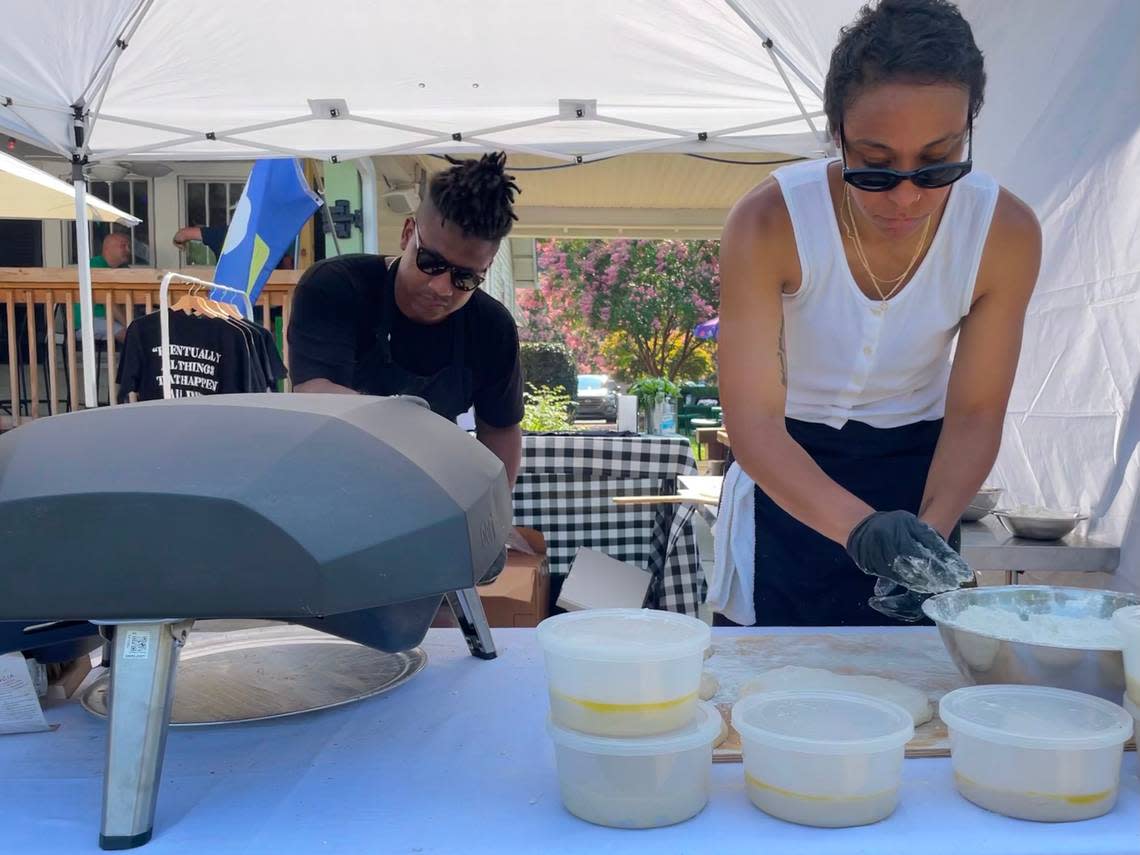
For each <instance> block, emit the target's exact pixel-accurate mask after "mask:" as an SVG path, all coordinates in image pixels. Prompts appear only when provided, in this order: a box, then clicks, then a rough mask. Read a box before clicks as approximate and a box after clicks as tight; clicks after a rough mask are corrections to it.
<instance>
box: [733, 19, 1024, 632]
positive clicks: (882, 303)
mask: <svg viewBox="0 0 1140 855" xmlns="http://www.w3.org/2000/svg"><path fill="white" fill-rule="evenodd" d="M984 85H985V72H984V69H983V60H982V55H981V53H980V51H978V49H977V46H976V45H975V43H974V39H973V35H972V33H971V31H970V27H969V24H968V23H967V22H966V21H965V20H964V19H963V17H962V16H961V14H960V12H959V11H958V9H957V7H956V6H954V5H953V4H952V3H950V2H948V0H881V2H879V3H878V4H877V5H875V6H873V7H872V6H868V7H865V8H864V9H863V10H862V11H861V13H860V15H859V18H858V19H857V20H856V21H855V23H854V24H853V25H852V26H850V27H846V28H844V30H843V31H842V32H841V35H840V40H839V43H838V45H837V46H836V48H835V50H834V52H833V53H832V57H831V66H830V69H829V71H828V76H827V82H826V86H825V91H824V107H825V111H826V113H827V118H828V127H829V131H830V133H831V134H832V136H833V138H834V141H835V144H836V147H837V149H838V150H839V151H840V153H841V157H840V159H838V160H832V161H810V162H805V163H802V164H796V165H795V166H791V167H787V168H785V169H783V170H780V171H779V172H777V173H776V174H775V175H774V177H773V178H771V179H769V180H767V181H765V182H764V183H762V184H761V185H759V186H758V187H757V188H756V189H754V190H753V191H752V192H751V193H749V194H748V195H747V196H746V197H745V198H743V199H742V200H741V201H740V202H738V203H737V205H736V207H735V208H734V209H733V211H732V213H731V215H730V216H729V219H728V222H727V224H726V226H725V230H724V235H723V239H722V242H721V282H722V286H721V324H720V332H719V357H720V380H721V393H722V397H723V401H724V406H725V413H726V423H727V425H728V428H729V430H730V433H731V436H732V449H733V453H734V455H735V457H736V460H737V462H738V463H739V465H740V466H741V467H742V468H743V469H744V471H745V472H746V473H747V474H748V475H749V476H750V477H751V478H752V479H753V480H754V481H755V482H756V484H757V488H756V566H755V585H754V591H755V594H754V605H755V609H756V618H757V623H759V624H765V625H843V624H857V625H866V624H881V623H895V622H897V621H899V620H905V621H913V620H918V619H919V618H920V617H921V611H920V606H921V602H922V600H923V599H924V598H925V597H927V596H929V595H930V594H932V593H937V592H940V591H945V590H950V589H952V588H955V587H958V586H959V585H961V584H963V583H965V582H968V581H970V580H971V579H972V574H971V572H970V570H969V568H968V567H967V566H966V564H965V562H963V561H962V560H961V558H960V557H959V556H958V555H957V553H956V552H955V548H956V540H957V538H956V534H957V525H958V520H959V518H960V516H961V513H962V511H963V510H964V509H965V508H966V505H967V504H968V503H969V501H970V500H971V499H972V498H973V496H974V494H975V493H976V491H977V489H978V487H979V486H980V485H981V484H982V482H983V480H984V479H985V478H986V476H987V475H988V474H989V471H990V468H991V466H992V465H993V462H994V458H995V456H996V454H997V450H998V445H999V443H1000V440H1001V426H1002V421H1003V418H1004V415H1005V408H1006V404H1007V402H1008V398H1009V392H1010V388H1011V386H1012V383H1013V376H1014V372H1015V371H1016V368H1017V357H1018V352H1019V350H1020V343H1021V333H1022V325H1023V322H1024V317H1025V310H1026V306H1027V305H1028V302H1029V297H1030V294H1031V293H1032V290H1033V286H1034V283H1035V282H1036V279H1037V271H1038V267H1039V263H1040V256H1041V236H1040V228H1039V227H1038V224H1037V220H1036V218H1035V217H1034V215H1033V213H1032V211H1030V210H1029V208H1028V207H1027V206H1025V205H1024V203H1022V202H1021V201H1019V200H1018V199H1017V198H1015V197H1014V196H1013V195H1012V194H1010V193H1008V192H1007V191H1005V190H1004V189H1002V188H1000V187H998V186H997V184H996V183H995V182H994V180H993V179H992V178H990V177H989V176H987V175H985V174H983V173H980V172H975V171H973V170H972V152H973V138H972V137H973V134H972V127H973V121H974V119H975V118H976V116H977V114H978V111H979V110H980V108H981V105H982V95H983V89H984ZM955 344H956V346H955ZM952 543H953V544H955V547H954V548H952V547H951V545H950V544H952ZM876 580H877V581H876Z"/></svg>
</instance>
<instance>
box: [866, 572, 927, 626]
mask: <svg viewBox="0 0 1140 855" xmlns="http://www.w3.org/2000/svg"><path fill="white" fill-rule="evenodd" d="M895 591H897V592H898V593H892V592H895ZM932 596H933V595H932V594H916V593H915V592H914V591H909V590H907V589H906V588H902V587H900V586H898V585H896V584H895V583H894V582H892V581H890V580H889V579H879V581H878V582H876V583H875V596H873V597H871V599H869V600H867V605H869V606H870V607H871V608H873V609H874V610H875V611H877V612H878V613H879V614H884V615H886V616H887V617H889V618H893V619H895V620H900V621H903V622H905V623H916V622H917V621H920V620H922V604H923V603H924V602H926V601H927V600H928V599H930V597H932Z"/></svg>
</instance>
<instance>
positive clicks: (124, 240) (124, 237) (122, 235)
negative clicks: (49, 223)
mask: <svg viewBox="0 0 1140 855" xmlns="http://www.w3.org/2000/svg"><path fill="white" fill-rule="evenodd" d="M130 264H131V236H130V235H128V234H127V233H126V232H111V233H110V234H108V235H107V236H106V237H104V238H103V245H102V247H101V249H100V252H99V254H98V255H96V256H95V257H94V258H92V259H91V269H92V270H96V269H102V270H107V269H112V268H119V267H130ZM94 308H95V315H94V316H95V340H96V341H106V340H107V309H106V307H105V306H104V304H103V303H101V302H100V301H99V300H98V298H96V300H95V306H94ZM111 312H112V314H113V315H114V327H113V329H114V332H115V341H117V342H118V343H119V344H122V343H123V337H124V336H125V335H126V334H127V316H126V313H125V312H124V311H123V307H122V306H118V305H115V306H112V307H111ZM75 329H76V334H77V335H78V336H79V337H80V338H82V336H83V328H82V326H81V320H80V309H79V304H78V303H76V304H75Z"/></svg>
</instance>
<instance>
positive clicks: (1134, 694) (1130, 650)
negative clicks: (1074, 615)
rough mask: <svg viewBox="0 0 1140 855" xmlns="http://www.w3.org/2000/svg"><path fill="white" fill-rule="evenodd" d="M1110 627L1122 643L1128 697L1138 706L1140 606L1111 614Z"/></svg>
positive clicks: (1139, 685)
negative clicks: (1117, 634) (1118, 635)
mask: <svg viewBox="0 0 1140 855" xmlns="http://www.w3.org/2000/svg"><path fill="white" fill-rule="evenodd" d="M1112 626H1113V628H1115V629H1116V631H1117V632H1118V633H1120V637H1121V640H1122V641H1123V642H1124V645H1123V647H1124V678H1125V683H1126V684H1127V686H1128V697H1129V698H1131V699H1132V703H1133V704H1137V705H1140V606H1125V607H1124V608H1122V609H1117V610H1116V611H1115V612H1113V613H1112Z"/></svg>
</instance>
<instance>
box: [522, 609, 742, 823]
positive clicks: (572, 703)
mask: <svg viewBox="0 0 1140 855" xmlns="http://www.w3.org/2000/svg"><path fill="white" fill-rule="evenodd" d="M538 640H539V644H540V645H541V647H542V650H543V654H544V656H545V659H546V676H547V685H548V688H549V692H550V719H549V723H548V728H549V732H550V736H551V738H552V739H553V740H554V748H555V757H556V761H557V765H558V778H559V785H560V788H561V792H562V801H563V804H565V805H566V808H567V809H568V810H569V811H570V812H571V813H573V814H574V815H575V816H578V817H581V818H582V819H585V820H587V821H589V822H594V823H598V824H599V825H608V826H614V827H618V828H652V827H656V826H662V825H672V824H673V823H677V822H682V821H684V820H686V819H689V818H690V817H692V816H694V815H696V814H697V813H699V812H700V811H701V809H702V808H704V806H705V804H706V803H707V802H708V795H709V772H710V768H711V765H712V748H713V743H714V741H715V740H716V737H717V735H718V734H719V732H720V728H721V717H720V713H719V712H717V710H716V708H715V707H713V706H712V705H711V704H708V703H704V702H701V701H699V700H698V697H697V692H698V688H699V685H700V679H701V665H702V662H703V659H704V651H705V648H706V647H708V645H709V641H710V631H709V627H708V625H707V624H705V623H703V622H702V621H699V620H697V619H695V618H691V617H686V616H684V615H679V614H674V613H672V612H658V611H650V610H647V609H594V610H589V611H580V612H570V613H567V614H563V615H557V616H555V617H552V618H549V619H547V620H545V621H543V622H542V623H541V624H540V625H539V627H538Z"/></svg>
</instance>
